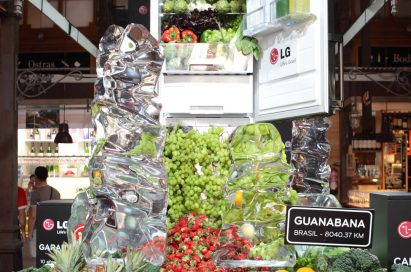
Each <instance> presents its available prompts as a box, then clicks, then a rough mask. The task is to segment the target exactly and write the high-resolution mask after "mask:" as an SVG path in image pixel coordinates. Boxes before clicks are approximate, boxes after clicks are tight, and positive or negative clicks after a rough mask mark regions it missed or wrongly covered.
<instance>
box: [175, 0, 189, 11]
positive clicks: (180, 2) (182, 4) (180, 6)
mask: <svg viewBox="0 0 411 272" xmlns="http://www.w3.org/2000/svg"><path fill="white" fill-rule="evenodd" d="M174 11H175V12H177V13H185V12H187V11H188V5H187V2H186V1H184V0H176V1H175V2H174Z"/></svg>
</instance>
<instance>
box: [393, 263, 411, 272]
mask: <svg viewBox="0 0 411 272" xmlns="http://www.w3.org/2000/svg"><path fill="white" fill-rule="evenodd" d="M391 270H392V271H393V272H411V267H409V266H405V265H401V264H393V265H392V266H391Z"/></svg>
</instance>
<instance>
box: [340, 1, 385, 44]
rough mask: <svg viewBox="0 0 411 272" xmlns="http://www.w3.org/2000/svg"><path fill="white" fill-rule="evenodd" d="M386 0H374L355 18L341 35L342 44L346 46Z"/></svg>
mask: <svg viewBox="0 0 411 272" xmlns="http://www.w3.org/2000/svg"><path fill="white" fill-rule="evenodd" d="M386 1H387V0H374V1H373V2H372V3H371V5H370V6H369V7H368V8H366V9H365V10H364V12H363V13H362V14H361V15H360V17H358V18H357V20H356V21H355V22H354V24H353V25H352V26H351V27H350V28H349V29H348V30H347V32H345V33H344V35H343V46H346V45H347V44H348V43H349V42H350V41H351V40H352V39H353V38H354V37H355V35H357V33H358V32H360V31H361V29H362V28H363V27H364V26H365V25H366V24H367V23H368V21H370V20H371V19H372V18H373V17H374V15H375V14H377V12H378V11H379V10H380V9H381V8H382V7H383V6H384V4H385V2H386Z"/></svg>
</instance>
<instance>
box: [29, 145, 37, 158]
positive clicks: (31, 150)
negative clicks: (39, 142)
mask: <svg viewBox="0 0 411 272" xmlns="http://www.w3.org/2000/svg"><path fill="white" fill-rule="evenodd" d="M30 155H31V156H36V148H35V147H34V143H31V148H30Z"/></svg>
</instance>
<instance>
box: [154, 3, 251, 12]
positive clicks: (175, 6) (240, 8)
mask: <svg viewBox="0 0 411 272" xmlns="http://www.w3.org/2000/svg"><path fill="white" fill-rule="evenodd" d="M196 9H197V10H199V11H202V10H207V9H215V10H216V11H217V12H219V13H229V12H232V13H239V12H246V11H247V5H246V0H165V1H164V3H163V6H162V11H163V12H164V13H174V12H175V13H185V12H187V11H193V10H196Z"/></svg>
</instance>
